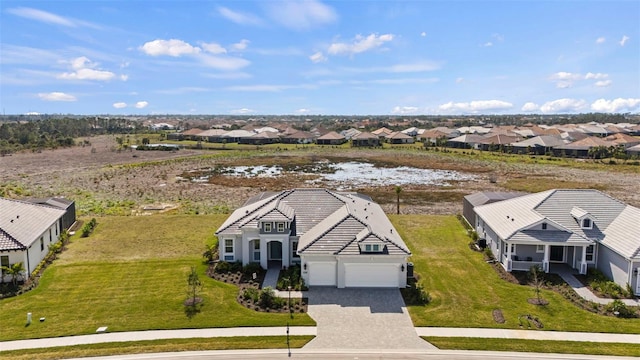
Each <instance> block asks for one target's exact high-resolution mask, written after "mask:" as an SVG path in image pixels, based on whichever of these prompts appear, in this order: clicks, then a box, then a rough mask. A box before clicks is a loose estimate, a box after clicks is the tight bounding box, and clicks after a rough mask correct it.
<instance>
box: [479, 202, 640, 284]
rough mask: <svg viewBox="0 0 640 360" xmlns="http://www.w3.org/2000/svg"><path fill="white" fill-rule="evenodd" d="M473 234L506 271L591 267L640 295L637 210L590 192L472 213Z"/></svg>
mask: <svg viewBox="0 0 640 360" xmlns="http://www.w3.org/2000/svg"><path fill="white" fill-rule="evenodd" d="M474 211H475V214H476V219H475V221H476V223H475V224H473V225H474V226H475V229H476V231H477V232H478V235H479V237H480V238H481V239H485V240H486V244H487V247H489V248H490V249H491V251H492V252H493V254H494V255H495V257H496V259H497V260H498V261H499V262H500V264H502V266H503V267H504V269H505V270H507V271H514V270H522V271H527V270H529V268H530V267H531V266H534V265H538V266H540V267H541V268H542V269H543V270H544V271H545V272H553V271H554V270H553V269H554V267H555V266H569V267H571V268H573V269H575V270H576V271H578V272H579V273H580V274H586V272H587V268H589V267H594V268H597V269H598V270H600V271H602V272H603V273H604V274H605V275H606V276H608V277H609V278H610V279H611V280H613V281H614V282H615V283H617V284H618V285H620V286H622V287H625V286H627V284H629V285H630V286H631V287H632V289H633V291H634V292H635V294H636V295H640V276H639V275H638V272H640V270H639V269H640V209H638V208H636V207H633V206H631V205H627V204H625V203H623V202H621V201H619V200H616V199H614V198H612V197H610V196H608V195H606V194H605V193H603V192H600V191H598V190H590V189H578V190H568V189H564V190H548V191H543V192H540V193H535V194H529V195H523V196H519V197H516V198H512V199H507V200H503V201H499V202H495V203H491V204H487V205H481V206H477V207H475V208H474Z"/></svg>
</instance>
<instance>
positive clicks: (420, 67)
mask: <svg viewBox="0 0 640 360" xmlns="http://www.w3.org/2000/svg"><path fill="white" fill-rule="evenodd" d="M440 67H441V65H440V64H438V63H436V62H432V61H422V62H416V63H411V64H396V65H392V66H391V68H390V72H393V73H405V72H423V71H434V70H438V69H440Z"/></svg>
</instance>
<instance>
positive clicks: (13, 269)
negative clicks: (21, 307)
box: [2, 262, 25, 286]
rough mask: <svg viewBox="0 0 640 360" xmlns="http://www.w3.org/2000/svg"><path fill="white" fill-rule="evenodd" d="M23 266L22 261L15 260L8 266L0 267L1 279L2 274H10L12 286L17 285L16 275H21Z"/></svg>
mask: <svg viewBox="0 0 640 360" xmlns="http://www.w3.org/2000/svg"><path fill="white" fill-rule="evenodd" d="M24 270H25V269H24V266H23V265H22V262H17V263H15V264H13V265H9V266H3V267H2V273H3V279H4V275H11V282H12V283H13V286H18V277H19V276H20V277H21V276H22V273H23V272H24Z"/></svg>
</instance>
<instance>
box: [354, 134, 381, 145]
mask: <svg viewBox="0 0 640 360" xmlns="http://www.w3.org/2000/svg"><path fill="white" fill-rule="evenodd" d="M380 145H381V143H380V138H379V137H378V136H377V135H374V134H372V133H369V132H363V133H360V134H358V135H355V136H353V137H352V138H351V146H355V147H372V146H380Z"/></svg>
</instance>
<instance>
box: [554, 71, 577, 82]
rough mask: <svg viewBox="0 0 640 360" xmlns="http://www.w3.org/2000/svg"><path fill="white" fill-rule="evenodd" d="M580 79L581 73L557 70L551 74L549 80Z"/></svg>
mask: <svg viewBox="0 0 640 360" xmlns="http://www.w3.org/2000/svg"><path fill="white" fill-rule="evenodd" d="M580 79H582V75H580V74H576V73H570V72H565V71H560V72H557V73H555V74H553V75H551V80H567V81H573V80H580Z"/></svg>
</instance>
